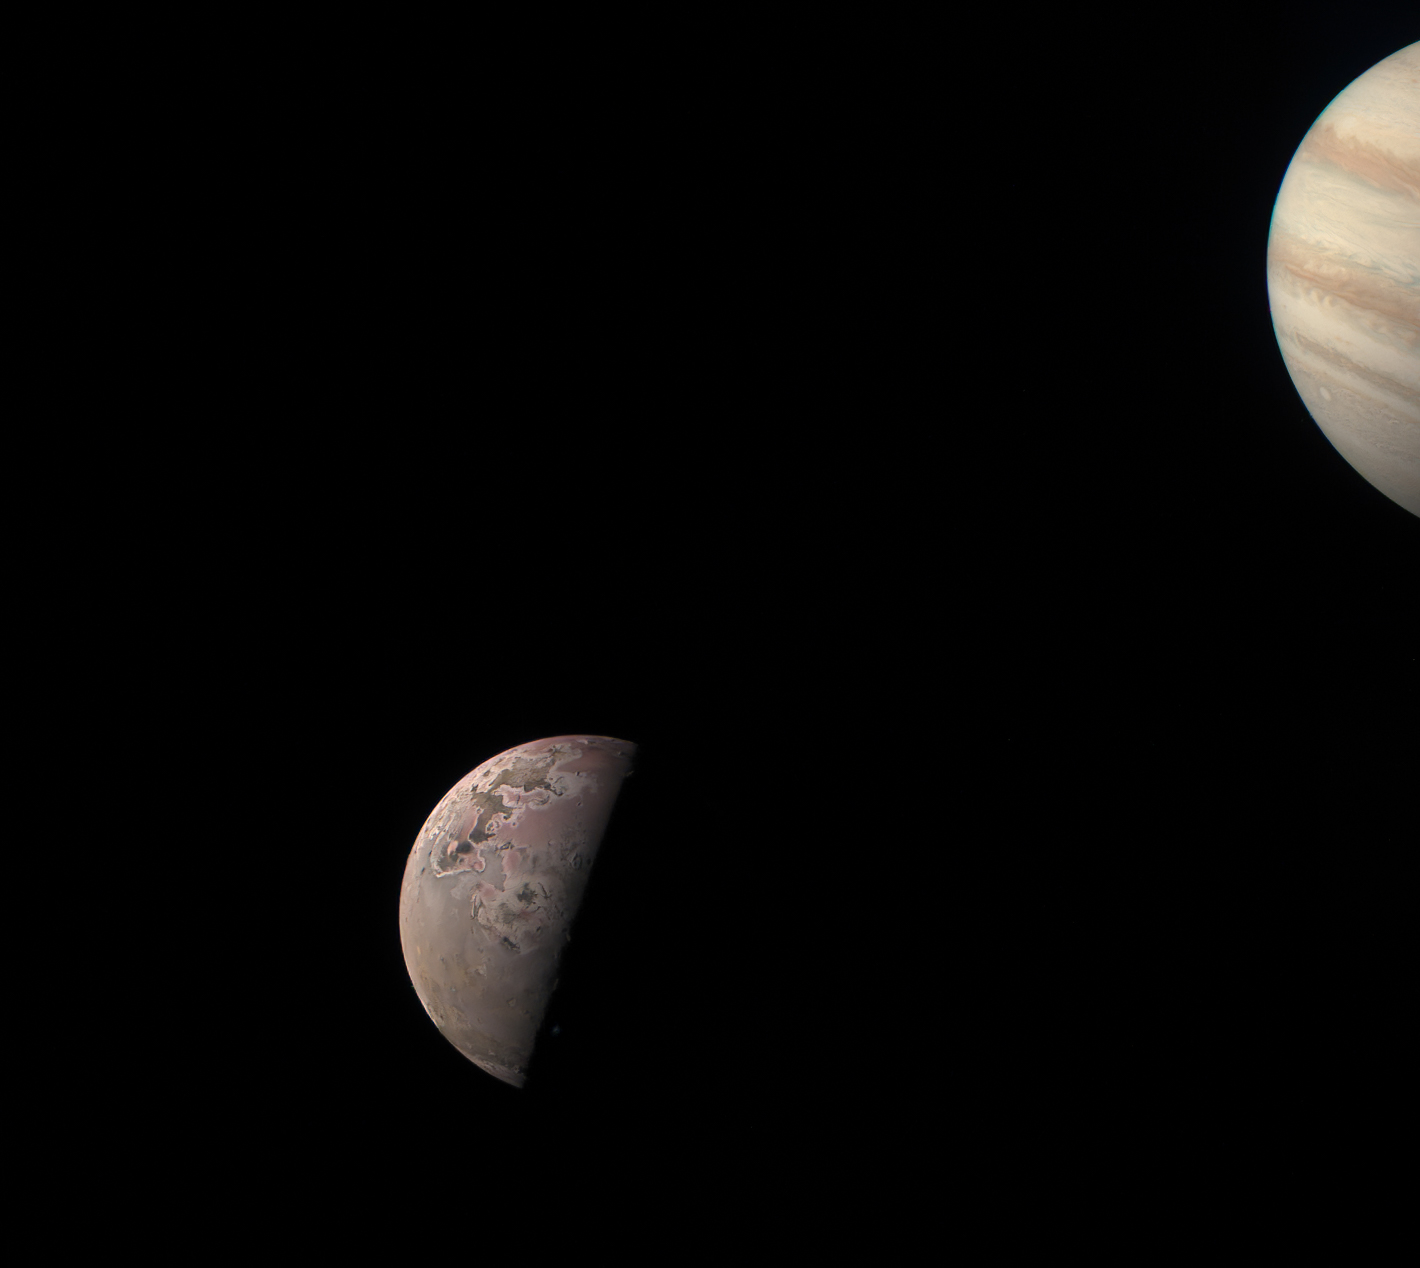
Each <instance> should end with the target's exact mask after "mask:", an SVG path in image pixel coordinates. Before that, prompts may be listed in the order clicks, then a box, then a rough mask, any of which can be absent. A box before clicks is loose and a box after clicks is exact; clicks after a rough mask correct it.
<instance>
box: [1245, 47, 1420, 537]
mask: <svg viewBox="0 0 1420 1268" xmlns="http://www.w3.org/2000/svg"><path fill="white" fill-rule="evenodd" d="M1267 292H1268V297H1269V300H1270V303H1271V307H1272V327H1273V330H1274V331H1275V332H1276V335H1277V343H1278V346H1279V347H1280V348H1281V350H1282V357H1283V360H1284V361H1285V362H1286V365H1287V371H1288V373H1290V374H1291V376H1292V382H1293V383H1294V384H1295V385H1296V388H1297V391H1298V393H1299V394H1300V395H1301V398H1302V401H1303V402H1304V403H1305V405H1306V407H1307V410H1308V411H1309V412H1310V413H1311V416H1312V418H1313V419H1315V420H1316V424H1317V426H1318V427H1320V428H1321V430H1322V432H1323V433H1324V434H1325V436H1326V438H1327V440H1329V441H1330V442H1331V444H1332V446H1333V447H1334V448H1335V449H1336V451H1337V452H1338V453H1339V454H1340V455H1341V456H1342V457H1343V458H1345V459H1346V461H1347V462H1349V463H1350V464H1351V466H1352V467H1354V468H1355V469H1356V470H1357V471H1358V472H1359V473H1360V474H1361V475H1362V476H1364V477H1365V478H1366V479H1367V480H1368V481H1369V482H1370V483H1371V484H1372V485H1374V486H1375V487H1376V488H1377V489H1379V490H1380V491H1381V492H1382V493H1384V494H1385V495H1386V497H1388V498H1390V499H1391V500H1392V501H1394V502H1397V503H1399V504H1400V505H1401V506H1403V507H1404V508H1405V509H1406V510H1407V511H1409V512H1410V513H1411V514H1412V515H1417V516H1420V43H1415V44H1411V45H1409V46H1408V47H1406V48H1403V49H1401V50H1400V51H1399V52H1398V53H1393V54H1392V55H1391V56H1390V57H1387V58H1386V59H1385V60H1384V61H1382V62H1378V63H1377V64H1376V65H1375V66H1373V67H1371V69H1370V70H1368V71H1367V72H1366V73H1365V74H1364V75H1362V76H1361V77H1360V78H1359V79H1357V80H1355V81H1354V82H1353V83H1351V84H1350V85H1349V86H1347V87H1346V88H1345V89H1344V90H1343V91H1342V92H1341V93H1340V94H1339V95H1338V96H1337V97H1336V98H1335V99H1334V100H1333V101H1332V102H1331V104H1330V105H1329V106H1327V108H1326V109H1325V110H1323V111H1322V113H1321V115H1320V116H1319V117H1318V119H1317V121H1316V122H1315V123H1314V124H1312V126H1311V129H1310V130H1309V131H1308V132H1307V134H1306V136H1305V137H1303V138H1302V143H1301V145H1300V146H1299V147H1298V148H1297V152H1296V154H1295V155H1294V156H1293V158H1292V162H1291V165H1290V166H1289V167H1288V168H1287V174H1286V176H1285V177H1283V180H1282V188H1281V190H1280V191H1279V192H1278V194H1277V202H1276V205H1275V207H1274V208H1273V211H1272V228H1271V231H1270V233H1269V234H1268V239H1267Z"/></svg>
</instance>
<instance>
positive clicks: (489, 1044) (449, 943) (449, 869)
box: [399, 735, 636, 1087]
mask: <svg viewBox="0 0 1420 1268" xmlns="http://www.w3.org/2000/svg"><path fill="white" fill-rule="evenodd" d="M635 752H636V746H635V745H634V744H630V743H627V742H626V741H625V740H616V739H612V738H610V737H609V736H604V735H559V736H556V737H554V738H552V739H546V740H534V741H532V742H531V743H528V744H520V745H518V747H516V748H511V749H509V750H508V751H507V752H505V753H500V754H499V755H498V756H497V757H492V758H489V760H488V761H486V762H484V763H483V764H482V765H481V766H479V767H477V768H475V769H474V770H471V771H470V772H469V773H468V774H467V775H465V776H464V777H463V778H462V779H461V780H459V782H458V783H457V784H455V785H454V786H453V787H452V788H451V789H449V791H448V792H447V793H446V794H445V795H444V798H443V800H441V801H440V802H439V804H438V805H437V806H435V807H434V810H433V812H432V813H431V814H430V815H429V818H428V819H427V820H425V823H424V827H423V828H422V829H421V830H420V832H419V836H418V837H417V838H416V840H415V842H414V848H413V849H412V850H411V851H410V854H409V861H408V863H406V865H405V869H404V883H403V885H402V886H401V887H400V895H399V936H400V942H401V944H402V945H403V948H404V963H405V967H406V968H407V969H408V970H409V978H410V981H411V982H413V984H414V989H415V991H416V992H417V993H418V995H419V999H420V1002H421V1003H423V1005H424V1008H425V1011H426V1012H427V1013H428V1014H429V1016H430V1018H431V1019H432V1020H433V1022H434V1024H435V1025H436V1026H437V1027H438V1028H439V1031H440V1033H441V1034H442V1035H443V1036H444V1038H445V1039H447V1040H448V1041H449V1042H450V1043H451V1044H453V1045H454V1047H455V1048H457V1049H458V1050H459V1051H460V1052H461V1053H463V1055H464V1056H466V1057H467V1058H468V1059H469V1060H470V1061H472V1062H473V1063H474V1064H475V1065H476V1066H478V1067H479V1068H480V1069H483V1070H486V1071H487V1072H488V1073H489V1074H491V1075H493V1076H494V1077H495V1078H499V1079H502V1080H503V1081H504V1082H505V1083H511V1084H512V1085H513V1086H514V1087H522V1086H523V1084H524V1082H525V1081H526V1078H527V1068H528V1062H529V1060H530V1059H531V1057H532V1052H533V1044H534V1041H535V1040H536V1038H537V1032H538V1027H539V1025H540V1024H541V1022H542V1018H543V1015H544V1013H545V1012H546V1011H547V1005H548V1002H549V1001H550V1000H551V998H552V992H553V989H554V988H555V987H556V985H557V964H558V960H559V959H560V957H561V954H562V950H563V948H564V947H565V946H566V944H567V942H568V940H569V938H570V936H571V924H572V920H573V918H574V917H575V916H576V914H577V908H578V906H579V905H580V903H581V901H582V894H583V891H584V890H585V888H586V884H587V877H588V874H589V872H590V870H591V866H592V862H593V860H594V859H595V858H596V854H597V850H598V848H599V847H600V845H601V840H602V835H603V834H604V832H605V831H606V825H607V821H608V819H609V818H610V817H611V810H612V805H613V803H614V802H615V801H616V796H617V793H618V792H619V791H620V788H621V784H622V781H623V780H624V779H625V777H626V776H627V775H629V774H630V773H631V762H632V759H633V757H634V756H635Z"/></svg>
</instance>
